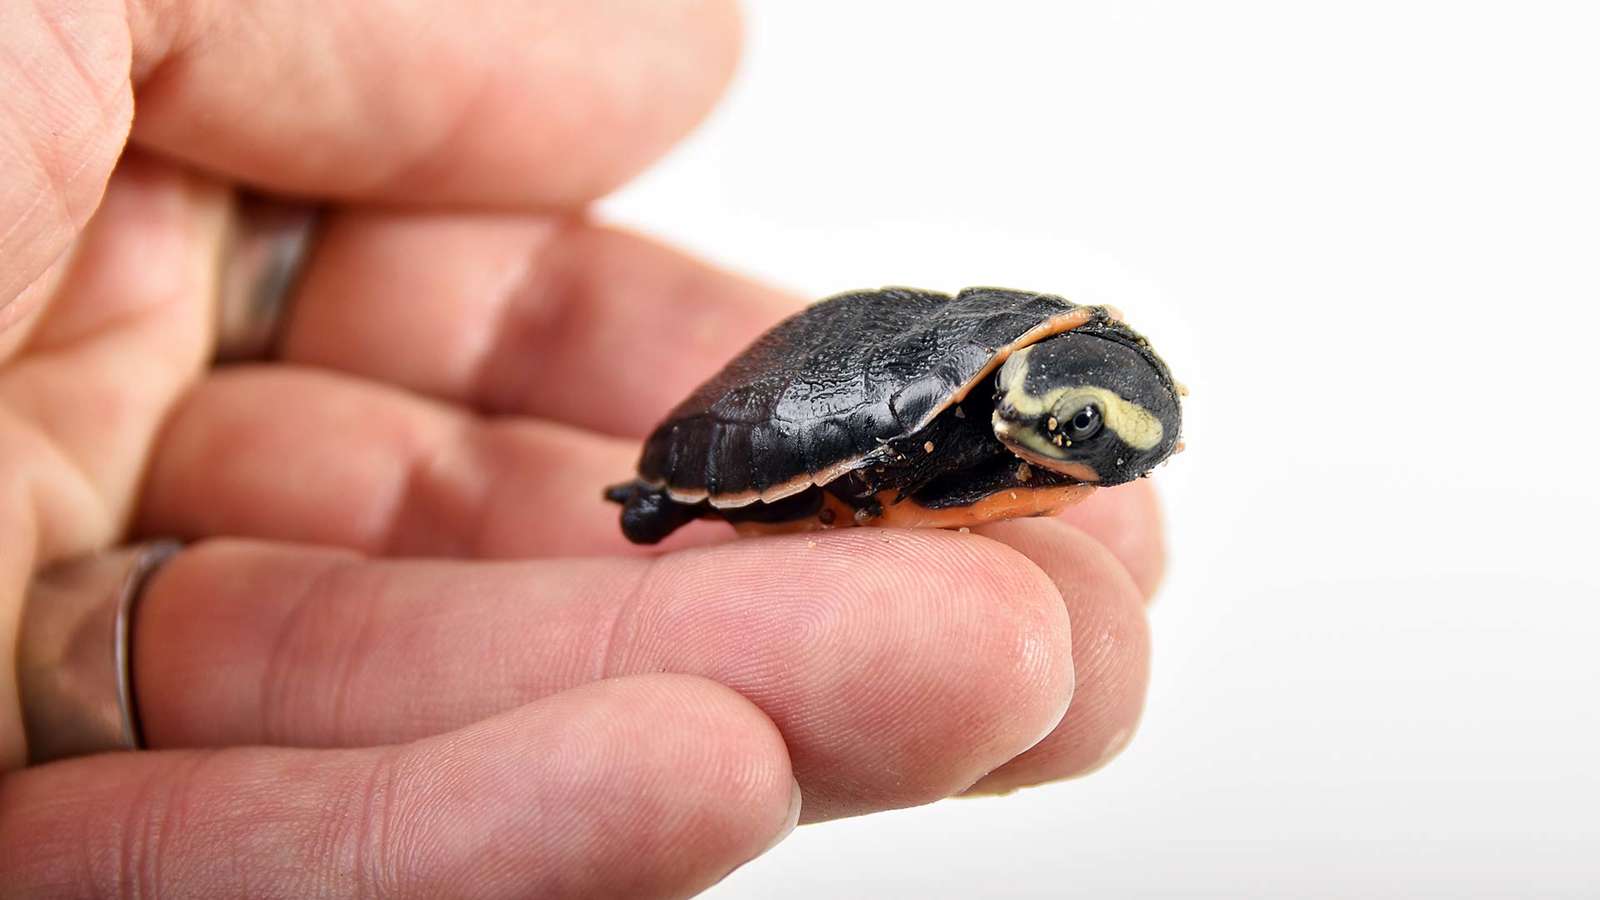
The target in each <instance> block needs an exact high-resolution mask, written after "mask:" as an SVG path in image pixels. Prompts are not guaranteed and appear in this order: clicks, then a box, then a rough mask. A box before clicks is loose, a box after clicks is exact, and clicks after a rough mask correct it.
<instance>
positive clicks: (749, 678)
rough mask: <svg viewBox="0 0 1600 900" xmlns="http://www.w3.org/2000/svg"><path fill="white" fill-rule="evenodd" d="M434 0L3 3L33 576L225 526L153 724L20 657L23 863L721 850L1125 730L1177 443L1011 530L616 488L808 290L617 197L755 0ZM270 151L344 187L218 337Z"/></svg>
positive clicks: (1048, 757) (568, 867) (19, 594)
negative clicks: (714, 260)
mask: <svg viewBox="0 0 1600 900" xmlns="http://www.w3.org/2000/svg"><path fill="white" fill-rule="evenodd" d="M434 9H436V7H431V6H428V5H424V4H416V5H414V6H413V5H406V4H401V3H381V2H362V3H352V4H339V5H335V6H333V7H326V6H323V5H315V4H310V3H293V2H288V0H284V2H275V3H272V4H266V5H261V4H257V5H255V6H252V7H251V8H250V11H249V13H248V15H246V14H242V13H240V12H239V11H238V10H237V9H235V8H233V7H230V6H227V5H215V4H197V3H183V2H179V3H171V4H158V5H149V6H142V5H139V4H133V5H125V4H120V3H117V4H110V3H107V4H97V3H90V4H84V3H70V4H69V3H64V2H51V0H47V2H45V3H43V4H38V5H34V6H27V5H24V6H21V7H19V6H17V5H14V4H13V5H8V6H7V7H6V8H5V9H4V10H3V11H0V48H3V49H4V50H5V51H6V52H5V53H4V54H3V56H0V59H3V61H0V67H9V68H8V69H7V70H6V71H5V72H4V81H5V83H6V84H9V85H21V86H22V88H21V90H13V91H12V92H11V93H10V95H9V96H8V97H7V98H6V99H5V101H4V104H3V105H0V125H3V126H4V128H5V130H6V133H7V134H10V135H13V136H14V138H16V137H20V142H17V141H15V140H14V142H13V144H12V145H11V146H12V147H13V151H15V156H16V160H15V161H13V162H8V163H7V165H6V166H5V168H4V169H3V171H4V172H5V179H6V180H5V183H4V184H3V185H0V489H3V491H4V497H5V500H4V502H3V503H0V623H4V624H3V627H4V628H6V629H9V631H8V632H7V633H8V634H10V635H12V636H13V637H14V636H15V631H16V627H17V621H18V616H19V614H20V609H21V607H22V603H23V599H24V597H25V596H26V593H27V589H28V584H29V582H30V580H31V579H32V578H33V576H34V574H35V573H36V572H37V571H39V570H40V569H42V568H44V567H46V566H48V565H50V564H52V563H55V562H58V561H61V560H66V559H71V558H75V557H79V556H83V555H85V554H91V553H94V552H96V551H100V550H103V549H105V548H108V547H111V546H113V545H115V544H117V543H119V542H121V541H123V540H124V539H127V538H130V537H131V538H135V539H137V538H139V537H141V536H149V535H178V536H181V537H184V538H187V539H189V540H191V541H194V542H196V543H194V544H192V545H191V547H190V549H188V550H186V551H185V552H183V553H182V554H180V555H179V556H178V557H176V558H175V559H174V560H173V561H172V562H170V563H169V564H167V565H166V566H165V567H164V568H163V569H162V570H161V571H160V572H159V573H158V575H157V576H156V577H155V578H154V579H153V580H152V582H151V583H150V585H149V586H148V588H147V589H146V590H145V592H144V594H143V596H142V599H141V601H140V605H139V609H138V619H137V623H136V629H135V639H134V645H133V660H134V681H135V685H136V688H137V691H138V706H139V711H140V715H141V720H142V725H143V731H144V737H145V740H146V742H147V743H148V744H149V745H150V746H151V747H152V748H153V749H152V751H150V752H140V753H121V754H115V753H113V754H103V755H100V756H94V757H86V758H80V759H74V760H67V761H62V762H56V763H51V764H48V765H44V766H36V767H33V768H18V767H19V766H20V765H21V763H22V761H23V759H24V758H25V747H24V746H23V744H22V741H21V728H20V711H19V709H18V707H17V704H16V701H15V697H16V691H15V686H14V684H11V683H9V682H8V683H7V684H8V687H9V689H7V690H3V691H0V740H3V742H4V743H3V744H0V758H3V760H4V765H5V768H7V769H10V770H11V771H10V772H9V773H8V774H6V775H5V776H4V778H3V780H0V884H5V885H7V886H8V887H12V886H15V889H16V890H17V891H18V892H19V893H22V894H45V895H50V894H57V895H85V894H99V893H112V892H114V891H116V890H119V889H124V890H134V889H137V890H142V891H146V892H151V893H155V894H158V895H161V896H191V895H192V896H212V895H217V894H222V893H248V894H266V895H273V894H281V895H285V896H297V897H303V896H316V895H329V896H342V895H346V894H351V893H355V892H357V891H367V892H379V893H385V894H420V895H425V896H438V895H441V894H472V895H478V896H493V895H502V894H504V895H524V894H532V893H556V894H560V893H574V894H621V893H626V894H683V893H689V892H693V891H695V890H698V889H700V888H703V887H705V886H706V885H708V884H710V883H712V882H714V881H715V880H716V879H718V878H720V877H721V876H722V875H724V874H725V873H726V872H727V871H729V870H730V869H731V868H733V867H735V866H737V865H739V864H741V863H742V862H744V861H746V860H748V859H750V858H751V857H753V856H755V855H757V854H758V853H760V852H761V851H762V849H763V848H764V847H766V846H768V845H769V844H770V842H772V841H774V840H776V839H778V838H779V837H781V835H782V834H783V833H784V832H785V831H786V829H787V826H788V825H789V824H790V823H791V822H792V818H791V816H792V814H793V812H794V809H793V806H792V801H793V800H794V797H793V794H792V791H793V788H794V786H795V784H796V782H798V785H799V788H800V792H801V795H802V796H803V802H802V805H801V810H800V815H801V817H802V819H803V820H806V821H815V820H819V819H825V818H830V817H836V816H843V815H855V814H862V813H867V812H871V811H875V810H880V809H887V808H894V807H901V806H906V805H911V804H916V803H923V802H928V801H931V800H935V799H938V798H940V797H944V796H948V795H951V794H954V793H960V792H962V791H964V790H967V789H968V788H969V787H970V786H972V785H973V784H974V783H976V784H977V789H978V790H1005V789H1009V788H1012V787H1016V786H1020V785H1025V784H1032V783H1037V782H1040V781H1045V780H1050V779H1055V778H1061V777H1066V776H1069V775H1073V774H1078V773H1081V772H1084V771H1087V770H1089V769H1091V768H1094V767H1095V766H1097V765H1099V764H1100V763H1101V762H1103V761H1104V760H1105V759H1107V758H1108V757H1109V756H1110V755H1112V754H1113V753H1114V752H1115V751H1116V750H1118V749H1120V747H1121V746H1122V744H1123V743H1124V742H1125V741H1126V739H1127V736H1128V734H1129V733H1130V732H1131V729H1132V727H1133V725H1134V723H1135V720H1136V719H1137V716H1138V712H1139V709H1140V705H1141V702H1142V697H1143V691H1144V683H1145V670H1146V665H1147V635H1146V630H1145V622H1144V617H1143V610H1142V601H1143V598H1144V597H1146V596H1148V594H1149V593H1150V591H1152V590H1153V589H1154V585H1155V582H1156V580H1157V579H1158V578H1159V571H1160V566H1161V546H1160V534H1159V527H1158V524H1157V517H1156V511H1155V505H1154V499H1153V496H1152V494H1151V493H1150V491H1149V489H1148V486H1147V485H1146V484H1144V483H1140V484H1137V485H1132V486H1129V487H1126V488H1119V489H1116V490H1112V491H1105V492H1102V493H1101V494H1099V495H1097V496H1096V497H1095V498H1094V499H1092V500H1091V501H1089V502H1088V503H1086V504H1084V505H1083V506H1080V507H1078V508H1075V509H1074V510H1072V511H1070V512H1069V513H1068V514H1067V515H1066V516H1063V517H1062V519H1061V520H1059V521H1057V520H1052V521H1026V522H1009V523H1003V524H1000V525H995V526H992V527H989V528H985V529H982V530H981V532H982V534H981V535H959V534H950V533H942V532H916V533H910V532H891V531H880V530H876V529H861V530H855V531H841V532H836V533H827V534H818V535H813V536H809V537H807V536H799V537H793V538H777V539H763V540H748V541H738V542H726V541H720V540H719V539H720V538H721V537H722V536H723V532H720V531H718V530H716V527H715V526H709V525H708V526H705V527H697V528H691V529H686V530H685V533H683V534H682V535H681V536H679V537H677V538H675V539H674V540H673V541H671V542H669V543H668V544H667V545H666V547H665V549H666V550H667V551H668V552H666V553H664V554H662V555H645V554H643V553H641V552H640V551H638V550H637V549H636V548H633V547H632V546H630V545H628V544H626V543H625V542H624V541H623V540H622V539H621V537H620V535H619V534H618V532H617V527H616V520H615V515H616V512H615V508H614V507H611V506H609V505H607V504H604V503H602V502H601V501H600V500H599V492H600V488H601V486H602V485H604V484H606V483H608V482H610V481H614V480H616V479H617V478H618V477H624V476H626V474H627V473H628V472H629V471H630V469H631V467H632V464H633V461H634V454H635V453H636V452H637V438H638V437H639V436H640V435H642V434H643V433H644V432H645V431H646V430H648V428H649V427H650V426H651V425H652V424H654V422H655V421H656V419H658V418H659V416H660V415H661V414H662V413H663V412H664V411H665V410H666V409H667V408H668V407H669V406H670V405H671V404H672V403H673V402H674V401H676V400H677V399H679V398H680V397H681V396H682V395H683V394H684V393H686V392H687V390H688V389H689V388H690V387H691V386H692V385H693V384H694V383H696V382H697V381H698V380H699V379H701V378H703V377H704V376H706V375H707V374H709V373H710V372H711V371H712V370H714V369H715V368H716V366H717V365H719V364H720V363H721V362H722V361H723V360H724V359H726V358H727V357H728V356H729V355H730V354H731V353H733V352H735V351H736V350H737V349H738V348H739V347H742V346H743V345H744V344H745V342H746V341H748V340H749V339H750V338H751V337H753V336H754V335H755V334H756V333H758V332H759V331H760V330H761V329H762V328H764V327H766V326H767V325H770V324H771V323H772V322H773V321H775V320H776V319H777V318H778V317H780V316H781V315H784V314H786V313H787V312H788V311H790V310H792V309H793V308H794V303H795V301H794V300H792V299H791V298H788V297H785V296H782V295H780V294H778V293H776V292H773V291H770V290H768V289H765V288H762V287H759V286H757V285H754V284H750V283H748V282H745V281H743V280H741V279H738V278H735V277H733V276H730V275H727V274H725V273H721V272H717V271H714V270H711V269H709V268H707V267H705V266H703V265H701V264H699V263H696V262H694V261H692V260H690V259H687V258H685V257H683V256H681V255H679V254H677V253H675V252H674V251H672V250H670V249H667V248H664V247H661V246H658V245H656V244H653V243H650V242H648V241H645V240H643V239H640V238H638V237H634V236H631V235H627V234H624V233H620V232H616V231H613V230H609V229H605V228H601V227H598V226H595V225H593V224H590V223H588V222H587V221H585V220H584V219H583V218H582V216H581V213H580V211H581V209H582V207H583V206H584V204H586V203H587V202H588V201H590V200H592V199H594V198H595V197H597V196H600V195H601V194H603V193H604V192H605V191H607V190H609V189H610V188H611V187H613V186H615V185H616V184H618V183H620V182H621V181H622V180H624V179H625V178H626V177H628V176H629V175H631V174H632V173H633V172H635V171H636V170H637V169H638V168H640V167H641V166H642V165H644V164H645V163H646V162H648V161H649V160H650V159H652V158H653V157H654V156H656V155H657V154H659V152H661V150H662V149H663V148H664V147H665V146H667V145H668V144H669V143H670V142H671V141H672V140H674V139H675V138H676V137H678V136H679V135H681V134H682V133H683V132H684V131H685V130H687V128H688V127H690V126H691V125H692V124H693V122H694V121H695V120H696V119H697V118H698V117H699V116H700V115H702V114H703V112H704V111H705V109H706V108H707V106H708V105H709V103H710V102H711V100H712V99H713V98H714V96H715V95H716V93H717V92H718V90H719V89H720V87H721V85H722V83H723V82H724V81H725V79H726V77H727V75H728V72H729V70H730V69H731V65H732V61H733V57H734V54H735V43H736V32H737V27H736V22H735V19H734V14H733V12H732V11H731V10H730V9H729V8H728V6H727V5H726V4H723V3H708V4H700V3H688V2H682V3H662V2H659V0H657V2H648V3H647V2H640V3H635V4H623V5H607V6H606V7H605V8H603V9H601V8H598V7H597V6H596V5H593V4H582V3H578V2H576V0H544V2H540V3H537V4H526V3H500V2H493V3H485V4H482V5H481V6H480V8H478V9H475V10H474V11H473V14H472V15H471V16H464V17H455V18H446V17H442V16H440V15H439V14H438V13H437V12H434V11H433V10H434ZM134 97H137V103H138V110H139V116H138V121H137V122H136V123H134V124H133V126H132V136H131V141H130V142H129V143H128V144H127V146H126V147H125V146H124V139H125V137H127V134H128V128H129V122H130V120H131V119H130V117H131V113H132V108H133V98H134ZM18 148H20V150H18ZM233 184H249V185H253V186H256V187H260V188H265V189H269V190H274V191H280V192H285V193H289V194H294V195H299V196H306V197H313V198H320V199H325V200H327V201H329V202H330V204H331V210H330V212H329V214H328V217H327V218H326V220H325V222H324V228H323V229H322V231H321V234H320V237H319V240H318V245H317V247H316V251H315V253H314V255H313V256H312V257H311V259H310V261H309V265H308V268H307V270H306V272H305V277H304V280H303V282H302V283H301V285H300V286H299V288H298V290H297V291H296V292H295V295H294V296H293V297H292V299H291V303H290V306H291V309H292V315H291V317H290V318H289V319H288V321H287V323H286V327H285V329H284V332H283V334H282V338H281V341H280V342H279V346H278V350H277V353H276V354H275V359H274V361H273V362H271V363H263V364H260V365H252V366H232V367H228V368H225V369H210V368H208V360H209V359H210V357H211V354H212V349H213V343H214V331H215V328H214V322H215V319H216V309H215V304H216V300H215V298H216V296H217V282H218V279H219V271H218V258H219V256H221V255H222V253H223V250H224V248H225V247H226V245H227V234H228V230H229V228H230V219H231V217H232V216H233V213H232V206H231V199H230V198H231V190H232V188H231V185H233ZM102 189H103V190H104V196H103V197H102V195H101V194H102ZM224 536H227V537H229V538H231V539H229V540H223V539H221V538H223V537H224ZM509 560H519V561H509ZM1069 618H1070V624H1069ZM14 643H15V641H14V640H8V641H5V642H4V643H3V644H0V646H4V647H6V648H11V647H12V646H13V645H14ZM0 663H3V665H0V679H9V678H10V677H11V673H12V671H13V668H14V665H13V663H12V662H11V661H10V659H9V657H8V658H7V659H5V660H0ZM1069 699H1070V700H1071V706H1070V708H1069V707H1068V701H1069ZM1063 710H1065V717H1064V718H1063ZM1041 735H1043V736H1044V737H1043V739H1042V740H1041V739H1040V738H1041ZM791 776H792V778H791Z"/></svg>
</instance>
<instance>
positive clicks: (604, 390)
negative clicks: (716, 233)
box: [282, 212, 799, 436]
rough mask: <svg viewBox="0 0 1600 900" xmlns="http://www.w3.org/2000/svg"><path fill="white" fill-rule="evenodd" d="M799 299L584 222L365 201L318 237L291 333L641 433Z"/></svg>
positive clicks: (389, 377) (353, 359) (472, 403)
mask: <svg viewBox="0 0 1600 900" xmlns="http://www.w3.org/2000/svg"><path fill="white" fill-rule="evenodd" d="M798 307H799V304H798V302H797V301H795V300H794V299H792V298H790V297H787V296H785V295H783V294H780V293H779V292H776V291H773V290H772V289H770V288H766V287H762V286H760V285H757V284H754V283H752V282H750V281H747V280H745V279H743V278H739V277H736V276H733V275H730V274H728V273H725V272H721V271H718V270H716V269H714V268H712V267H710V266H707V265H705V264H704V263H701V262H699V261H697V260H694V259H691V258H689V257H686V256H684V255H682V254H680V253H678V252H676V251H674V250H672V249H670V248H667V247H664V246H661V245H659V244H656V243H654V242H652V241H649V240H646V239H644V238H641V237H638V236H635V235H631V234H627V233H624V232H619V231H615V230H612V229H607V228H600V227H596V226H594V225H590V224H587V223H584V222H580V221H574V220H555V219H549V218H544V219H540V218H532V217H525V216H524V217H517V216H498V217H495V216H416V215H399V214H392V213H374V212H364V213H350V214H345V215H341V216H338V217H335V218H334V219H332V220H330V221H329V223H328V227H327V229H326V231H325V232H324V236H323V237H322V238H321V239H320V240H319V242H318V246H317V252H316V254H315V255H314V256H313V257H312V259H311V261H310V263H309V266H308V269H307V271H306V274H305V277H304V280H303V281H302V285H301V287H300V289H299V290H298V291H297V292H296V296H295V299H294V303H293V310H294V312H293V315H292V316H291V318H290V321H289V323H288V328H287V331H286V333H285V335H284V339H283V342H282V348H283V354H284V355H285V357H286V358H288V359H290V360H292V361H295V362H302V363H310V364H313V365H317V366H324V367H328V368H333V369H339V370H343V371H347V372H351V373H354V374H358V375H362V376H366V377H369V378H375V379H379V380H382V381H385V382H388V383H390V384H396V385H400V386H403V387H406V388H410V389H412V390H415V391H419V392H422V393H425V394H429V395H432V396H434V397H438V398H441V399H445V400H450V401H453V402H456V403H460V404H462V405H465V406H469V407H473V408H476V409H479V410H482V411H486V412H491V413H504V412H512V413H520V414H524V415H535V416H541V417H546V418H555V419H560V420H562V421H565V422H568V423H571V424H573V425H580V426H583V427H585V428H589V429H592V430H594V431H599V432H602V433H606V434H619V435H629V436H641V435H644V434H645V433H647V432H648V431H649V430H650V429H651V428H652V427H654V425H655V423H656V422H657V421H658V420H659V419H660V418H661V416H662V415H663V414H664V413H665V412H666V411H667V410H668V409H670V408H671V407H672V406H674V405H675V404H676V403H677V402H678V401H679V400H681V399H683V397H684V396H686V395H687V394H688V393H689V391H690V390H691V389H692V388H694V387H695V385H697V384H699V383H700V382H701V381H702V380H704V379H705V378H706V377H707V376H709V375H710V374H711V373H712V372H714V371H715V370H716V369H717V368H718V367H719V366H721V365H722V364H723V363H724V362H726V361H727V358H728V357H729V356H731V355H732V354H733V353H735V352H736V351H737V350H738V349H739V348H740V347H743V346H745V345H746V344H747V343H749V342H750V341H751V340H752V339H754V338H755V337H756V336H757V335H758V334H760V333H761V332H762V331H764V330H765V329H767V328H769V327H771V326H772V325H773V324H774V323H776V322H777V321H778V320H779V319H781V318H782V317H784V316H786V315H788V314H790V313H792V312H794V311H795V310H796V309H797V308H798ZM397 308H398V309H403V310H404V313H403V314H397Z"/></svg>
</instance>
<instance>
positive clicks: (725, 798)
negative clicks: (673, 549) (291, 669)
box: [0, 675, 799, 897]
mask: <svg viewBox="0 0 1600 900" xmlns="http://www.w3.org/2000/svg"><path fill="white" fill-rule="evenodd" d="M798 799H799V798H798V796H797V794H796V793H795V789H794V782H793V780H792V779H791V778H790V775H789V765H788V760H787V759H786V757H785V754H784V748H783V744H782V741H781V740H780V738H779V736H778V734H777V732H776V731H775V730H774V729H773V727H772V724H771V723H770V722H768V721H767V720H766V718H765V717H763V716H762V715H761V713H760V712H759V711H758V710H756V709H755V707H753V706H751V705H750V704H749V702H748V701H745V700H744V699H743V698H741V697H739V696H738V695H737V694H734V693H733V692H732V691H729V690H727V689H726V688H723V687H720V686H718V685H715V684H712V683H710V682H706V681H703V680H700V679H694V678H686V677H681V676H671V675H657V676H650V677H646V678H637V679H626V680H620V681H613V682H602V683H598V684H593V685H589V686H587V687H583V688H578V689H575V690H573V691H569V692H566V693H563V694H559V695H556V696H553V697H550V698H548V699H546V700H543V701H540V702H539V703H536V704H533V705H531V706H529V707H527V708H524V709H519V710H516V711H514V712H510V713H507V714H505V715H502V716H500V717H497V718H495V719H492V720H490V721H487V722H483V723H480V724H477V725H473V726H471V727H469V728H465V729H463V730H461V731H459V732H455V733H453V734H449V735H445V736H442V737H437V738H432V739H429V740H425V741H419V742H417V743H415V744H411V745H409V746H402V747H392V748H380V749H370V750H340V751H306V750H281V749H259V748H250V749H237V750H228V751H213V752H203V751H187V752H164V753H135V754H114V755H103V756H97V757H90V758H86V759H78V760H72V761H68V762H64V763H57V764H54V765H49V766H42V767H39V768H33V769H25V770H22V771H19V772H15V773H12V774H10V775H8V776H6V777H5V780H4V781H3V782H0V883H3V884H5V885H6V888H7V893H8V894H9V893H11V892H13V891H14V892H16V894H17V895H19V896H45V895H49V896H122V895H127V894H137V895H139V896H159V897H222V896H286V897H289V896H292V897H350V896H365V895H382V896H393V897H441V896H473V897H526V896H558V895H559V896H649V897H655V896H686V895H688V894H691V893H695V892H698V891H700V890H703V889H705V888H707V887H709V886H710V885H712V884H713V883H715V882H716V881H717V880H719V879H720V878H721V877H722V876H724V875H726V874H727V873H728V872H729V871H730V870H732V869H733V868H735V867H737V866H738V865H740V864H742V863H743V862H745V861H747V860H749V859H751V858H753V857H754V856H756V855H757V854H759V853H761V852H762V850H763V849H764V848H765V847H766V846H768V845H769V844H770V843H772V842H775V841H776V840H777V839H779V838H780V837H781V836H782V835H783V834H785V833H787V830H788V828H789V827H791V826H792V824H793V821H794V816H795V815H797V814H798V809H797V808H796V803H797V801H798ZM263 891H265V892H266V893H265V894H263V893H262V892H263Z"/></svg>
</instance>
